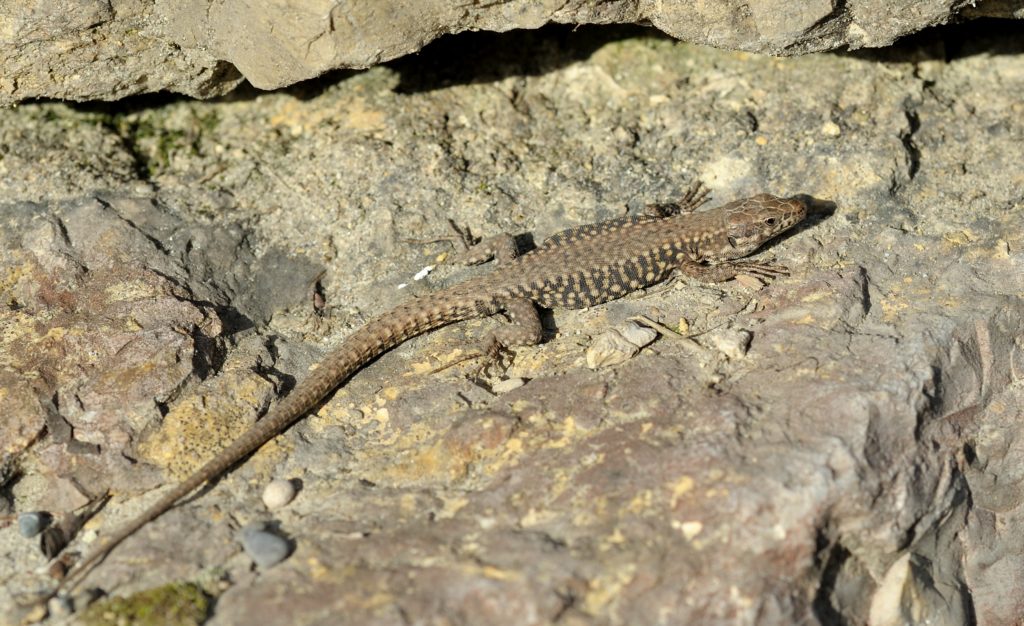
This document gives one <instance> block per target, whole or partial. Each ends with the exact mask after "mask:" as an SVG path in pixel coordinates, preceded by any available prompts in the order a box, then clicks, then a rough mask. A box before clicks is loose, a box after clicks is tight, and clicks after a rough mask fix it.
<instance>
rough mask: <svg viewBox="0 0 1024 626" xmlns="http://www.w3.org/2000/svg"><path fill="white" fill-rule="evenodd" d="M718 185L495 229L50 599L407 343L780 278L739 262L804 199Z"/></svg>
mask: <svg viewBox="0 0 1024 626" xmlns="http://www.w3.org/2000/svg"><path fill="white" fill-rule="evenodd" d="M707 195H708V192H707V190H706V189H704V188H703V187H702V186H701V185H699V184H698V185H694V186H693V187H691V188H690V189H689V191H688V192H687V193H686V195H685V196H684V197H683V199H682V200H681V201H680V202H678V203H673V204H663V205H650V206H648V207H647V209H646V210H645V211H644V213H643V214H642V215H638V216H631V217H623V218H619V219H614V220H610V221H606V222H600V223H597V224H591V225H586V226H579V227H576V228H571V229H568V230H565V231H562V232H560V233H557V234H555V235H553V236H551V237H550V238H548V239H547V240H545V241H544V242H543V243H542V244H541V245H540V246H539V247H537V248H535V249H533V250H531V251H529V252H527V253H526V254H523V255H521V256H519V255H517V250H516V246H515V242H514V239H513V238H512V237H511V236H508V235H505V236H498V237H492V238H490V239H486V240H484V241H483V242H480V244H478V245H476V246H474V247H473V248H471V249H470V250H468V251H467V255H466V258H464V259H462V260H463V262H465V263H471V264H472V263H482V262H484V261H487V260H490V259H492V258H496V259H497V260H498V261H499V265H498V267H497V268H496V269H495V270H494V271H492V272H490V273H488V274H484V275H482V276H479V277H476V278H471V279H469V280H467V281H465V282H462V283H459V284H456V285H454V286H451V287H449V288H447V289H442V290H440V291H437V292H435V293H433V294H430V295H428V296H424V297H421V298H416V299H413V300H411V301H408V302H406V303H405V304H401V305H399V306H398V307H396V308H394V309H392V310H391V311H389V312H387V313H384V314H383V315H380V316H379V317H376V318H374V319H372V320H370V321H369V322H367V323H366V324H364V325H363V326H362V327H360V328H359V329H357V330H356V331H354V332H353V333H352V334H350V335H349V336H348V337H347V338H346V339H345V340H344V341H342V343H341V345H339V346H338V347H337V348H336V349H335V350H333V351H332V352H331V353H330V354H328V356H327V357H326V358H325V359H324V360H323V361H322V363H321V364H320V366H319V367H318V368H316V369H315V370H314V371H312V372H311V373H310V374H309V375H308V376H307V377H306V378H305V379H304V380H302V381H300V382H299V383H298V384H297V385H296V386H295V388H294V389H293V390H292V392H291V393H289V394H288V395H287V396H285V397H284V398H282V399H281V400H280V401H278V402H277V404H275V405H274V406H273V407H272V408H271V409H270V410H269V411H268V412H267V414H266V415H265V416H264V417H263V419H262V420H260V421H259V422H257V423H256V424H255V425H254V426H253V427H252V428H251V429H250V430H249V431H247V432H245V433H244V434H242V435H241V436H240V437H239V438H238V439H236V440H235V441H234V442H233V443H231V444H230V445H229V446H228V447H226V448H225V449H224V450H222V451H221V452H219V453H218V454H217V455H216V456H215V457H214V458H213V459H211V460H210V461H208V462H207V463H206V464H205V465H204V466H203V467H201V468H200V469H199V470H197V471H196V472H194V473H193V474H192V475H191V476H190V477H188V478H187V479H185V480H184V481H183V482H181V483H179V484H178V485H176V486H175V487H173V488H172V489H170V490H169V491H167V493H165V494H164V495H162V496H161V497H160V498H159V499H158V500H157V501H156V502H155V503H154V504H152V505H151V506H150V507H149V508H148V509H147V510H145V511H144V512H143V513H141V514H140V515H139V516H137V517H136V518H135V519H133V520H131V521H130V522H129V523H127V524H126V525H125V526H123V527H121V528H119V529H117V531H116V532H114V534H113V535H111V536H110V537H109V538H107V539H106V540H105V541H103V543H102V545H100V546H98V547H97V548H95V550H94V551H93V552H91V553H90V554H88V555H87V556H86V557H85V558H83V559H82V560H81V561H80V562H79V563H77V564H76V565H75V566H74V567H73V568H72V569H71V570H70V571H69V573H68V575H67V576H66V577H65V578H64V579H63V580H62V581H61V582H60V583H59V584H58V585H57V587H56V589H54V591H53V592H52V593H50V594H49V595H48V596H47V598H49V597H53V596H54V595H56V594H57V593H59V592H60V591H61V590H65V589H70V588H73V587H75V586H77V584H78V582H80V581H81V579H82V578H84V576H85V575H86V574H87V573H88V572H89V571H91V569H92V568H93V567H95V566H96V565H97V564H99V562H101V561H102V559H103V558H104V557H105V556H106V555H107V554H109V553H110V551H111V550H113V549H114V548H115V547H116V546H117V545H118V544H120V543H121V542H122V541H124V540H125V539H127V538H128V537H130V536H131V535H132V534H133V533H135V532H136V531H138V530H139V529H140V528H142V527H143V526H144V525H146V524H147V523H149V522H150V521H152V520H154V519H156V518H157V517H159V516H160V515H162V514H163V513H165V512H166V511H167V510H169V509H170V508H171V507H173V506H174V505H175V504H176V503H177V502H178V501H179V500H181V499H182V498H184V497H185V496H187V495H188V494H190V493H191V492H192V491H194V490H195V489H196V488H198V487H199V486H201V485H203V484H204V483H206V482H207V481H210V480H213V479H215V478H217V477H219V476H221V475H222V474H223V473H225V472H226V471H227V470H229V469H230V468H231V467H232V466H233V465H235V464H237V463H238V462H239V461H241V460H242V459H244V458H245V457H246V456H247V455H249V454H251V453H252V452H253V451H255V450H257V449H258V448H259V447H261V446H262V445H263V444H265V443H266V442H267V441H269V440H270V439H272V438H273V437H275V436H276V435H277V434H279V433H280V432H282V431H283V430H284V429H286V428H287V427H288V426H290V425H291V424H293V423H294V422H296V421H298V420H299V419H300V418H302V417H303V416H304V415H306V414H307V413H308V412H309V411H311V410H312V409H314V408H315V407H316V406H317V405H318V404H319V403H320V402H322V401H323V399H324V398H325V397H326V396H327V395H328V394H330V393H331V391H333V390H334V389H335V388H336V387H338V386H339V385H341V384H342V383H343V382H345V380H347V379H348V378H349V377H350V376H352V375H353V374H354V373H355V372H357V371H358V370H359V369H360V368H362V367H363V366H364V365H365V364H367V363H368V362H369V361H371V360H373V359H374V358H376V357H377V356H379V355H380V354H382V353H384V352H386V351H388V350H390V349H391V348H394V347H395V346H397V345H399V344H401V343H402V342H404V341H406V340H407V339H410V338H412V337H415V336H417V335H420V334H423V333H425V332H428V331H430V330H433V329H436V328H439V327H441V326H445V325H447V324H452V323H454V322H458V321H462V320H466V319H470V318H474V317H483V316H489V315H494V314H496V313H501V312H503V313H505V315H506V316H507V317H508V318H509V320H510V321H511V322H512V324H509V325H505V326H502V327H500V328H498V329H496V330H495V331H493V332H491V333H490V335H488V338H487V339H486V341H485V344H484V346H485V347H484V349H483V351H482V352H483V353H484V354H487V355H491V356H493V355H495V354H496V353H497V351H499V350H501V349H503V348H508V347H513V346H523V345H533V344H536V343H539V342H540V340H541V323H540V318H539V316H538V314H537V309H536V307H537V306H541V307H546V308H556V307H565V308H584V307H589V306H593V305H596V304H601V303H603V302H607V301H609V300H614V299H616V298H620V297H622V296H624V295H626V294H628V293H631V292H634V291H637V290H639V289H643V288H644V287H647V286H650V285H653V284H655V283H658V282H660V281H662V280H665V279H666V278H668V277H669V276H670V275H671V274H672V273H673V272H677V271H678V272H680V273H683V274H686V275H688V276H692V277H695V278H697V279H701V280H705V281H709V282H720V281H725V280H729V279H731V278H733V277H735V276H736V275H737V274H752V275H755V276H761V277H764V278H772V277H775V276H778V275H784V274H786V273H787V270H786V268H784V267H780V266H774V265H770V264H765V263H757V262H752V261H738V259H741V258H743V257H746V256H748V255H750V254H751V253H753V252H754V251H755V250H757V249H758V248H759V247H760V246H761V245H762V244H764V243H765V242H767V241H768V240H770V239H772V238H773V237H775V236H776V235H778V234H780V233H782V232H783V231H786V230H788V229H789V228H791V227H792V226H793V225H795V224H797V223H798V222H800V221H801V220H803V219H804V217H806V215H807V204H806V202H805V201H804V200H802V199H800V198H799V197H793V198H778V197H775V196H771V195H768V194H761V195H757V196H753V197H751V198H746V199H743V200H737V201H734V202H730V203H728V204H725V205H722V206H720V207H717V208H714V209H710V210H706V211H696V210H695V209H696V208H697V207H699V206H700V205H701V204H703V203H704V202H705V201H706V198H707Z"/></svg>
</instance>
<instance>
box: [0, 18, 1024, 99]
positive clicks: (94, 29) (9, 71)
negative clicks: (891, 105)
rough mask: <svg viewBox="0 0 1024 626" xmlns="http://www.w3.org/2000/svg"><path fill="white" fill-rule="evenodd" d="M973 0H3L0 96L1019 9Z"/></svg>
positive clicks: (825, 45)
mask: <svg viewBox="0 0 1024 626" xmlns="http://www.w3.org/2000/svg"><path fill="white" fill-rule="evenodd" d="M973 4H974V3H973V2H971V3H968V2H964V1H953V0H913V1H911V2H903V3H900V4H898V5H894V4H892V3H891V2H885V0H850V1H849V2H842V3H839V2H834V1H833V0H816V1H813V2H798V3H794V2H786V1H785V0H758V1H756V2H750V1H743V2H741V1H740V0H729V1H726V2H704V3H692V2H639V3H638V2H634V1H627V0H616V1H612V2H600V3H597V4H596V5H595V3H593V2H584V1H579V0H577V1H574V2H563V1H562V0H546V1H544V2H538V1H536V0H512V1H511V2H494V3H489V2H484V3H474V2H465V3H453V2H450V1H449V0H423V1H421V2H404V1H402V2H399V1H394V0H388V1H382V0H358V1H356V2H334V1H328V0H314V1H309V0H303V1H299V0H290V1H287V2H279V1H267V0H257V1H251V0H227V1H217V2H213V1H212V0H85V1H82V2H76V3H75V9H74V10H73V11H69V10H67V7H65V6H64V5H62V4H60V3H53V2H41V1H38V0H7V1H6V2H5V3H4V7H3V11H2V12H0V104H10V103H14V102H20V101H24V100H30V99H34V98H61V99H68V100H116V99H119V98H123V97H125V96H129V95H135V94H144V93H154V92H158V91H171V92H175V93H181V94H187V95H189V96H194V97H198V98H209V97H212V96H216V95H220V94H224V93H227V92H229V91H231V90H232V89H234V88H235V87H236V86H237V85H238V84H239V82H240V81H241V80H242V78H243V77H244V78H245V79H247V80H248V81H249V82H250V83H252V84H253V85H255V86H256V87H259V88H261V89H274V88H278V87H283V86H286V85H291V84H294V83H296V82H299V81H302V80H307V79H309V78H312V77H314V76H319V75H320V74H323V73H325V72H327V71H330V70H333V69H339V68H365V67H370V66H372V65H376V64H378V63H381V62H383V61H387V60H390V59H395V58H398V57H401V56H403V55H406V54H410V53H413V52H416V51H418V50H420V49H422V48H423V46H425V45H426V44H428V43H430V42H431V41H433V40H435V39H437V38H439V37H444V36H445V35H449V34H451V33H460V32H464V31H481V30H484V31H498V32H505V31H510V30H514V29H536V28H540V27H541V26H543V25H545V24H551V23H554V24H576V25H585V24H650V25H653V26H654V27H655V28H658V29H659V30H661V31H662V32H664V33H666V34H668V35H670V36H672V37H675V38H677V39H680V40H683V41H691V42H695V43H702V44H708V45H712V46H716V47H720V48H729V49H734V50H746V51H750V52H763V53H768V54H780V55H789V54H799V53H806V52H812V51H820V50H835V49H839V48H850V49H857V48H863V47H869V48H871V47H879V46H886V45H889V44H891V43H892V42H893V41H895V40H896V39H898V38H899V37H902V36H904V35H908V34H910V33H914V32H917V31H919V30H921V29H923V28H927V27H929V26H934V25H936V24H943V23H946V22H948V21H950V20H952V19H955V18H957V17H960V16H970V15H997V16H1003V17H1011V16H1015V17H1018V18H1019V17H1021V14H1022V12H1024V9H1021V7H1020V5H1019V3H1013V2H1006V3H994V2H986V3H984V4H983V6H982V7H981V8H974V7H972V6H970V5H973ZM965 5H967V7H966V9H965ZM962 10H963V11H964V13H961V11H962ZM470 47H471V46H470Z"/></svg>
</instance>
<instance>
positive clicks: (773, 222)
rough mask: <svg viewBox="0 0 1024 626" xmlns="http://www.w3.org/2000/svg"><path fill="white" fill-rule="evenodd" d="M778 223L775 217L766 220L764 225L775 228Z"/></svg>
mask: <svg viewBox="0 0 1024 626" xmlns="http://www.w3.org/2000/svg"><path fill="white" fill-rule="evenodd" d="M777 221H778V220H776V219H775V218H774V217H768V218H765V220H764V223H765V224H767V225H769V226H775V222H777Z"/></svg>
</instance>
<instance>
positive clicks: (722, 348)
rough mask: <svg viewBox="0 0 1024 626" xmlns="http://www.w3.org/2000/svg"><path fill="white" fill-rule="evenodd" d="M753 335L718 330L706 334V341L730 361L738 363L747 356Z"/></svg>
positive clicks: (741, 331) (747, 332)
mask: <svg viewBox="0 0 1024 626" xmlns="http://www.w3.org/2000/svg"><path fill="white" fill-rule="evenodd" d="M753 336H754V335H753V333H751V332H750V331H749V330H718V331H715V332H712V333H709V334H708V340H709V341H710V342H711V344H712V345H713V346H715V348H717V349H718V351H719V352H721V353H722V354H724V355H725V356H726V357H728V358H729V360H730V361H738V360H739V359H742V358H743V357H744V356H746V355H747V351H748V350H749V349H750V340H751V339H752V338H753Z"/></svg>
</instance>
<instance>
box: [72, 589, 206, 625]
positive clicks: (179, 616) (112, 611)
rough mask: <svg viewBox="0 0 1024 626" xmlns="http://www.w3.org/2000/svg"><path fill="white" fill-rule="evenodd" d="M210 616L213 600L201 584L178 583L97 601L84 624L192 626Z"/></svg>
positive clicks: (86, 613) (84, 615) (90, 609)
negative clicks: (211, 600) (127, 595)
mask: <svg viewBox="0 0 1024 626" xmlns="http://www.w3.org/2000/svg"><path fill="white" fill-rule="evenodd" d="M209 613H210V597H209V596H208V595H206V593H205V592H204V591H203V589H202V588H201V587H200V586H199V585H196V584H194V583H175V584H171V585H164V586H163V587H156V588H155V589H147V590H146V591H141V592H139V593H136V594H134V595H132V596H129V597H127V598H110V599H107V600H103V601H100V602H97V603H95V604H93V605H92V606H90V607H89V608H88V609H86V610H85V611H84V612H83V613H82V623H83V624H86V625H87V626H101V625H103V626H108V625H111V624H133V625H138V626H150V625H153V626H156V625H157V624H159V625H162V626H192V625H198V624H202V623H203V622H204V621H206V618H207V617H208V616H209Z"/></svg>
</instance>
